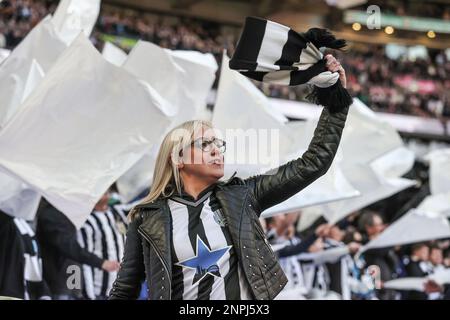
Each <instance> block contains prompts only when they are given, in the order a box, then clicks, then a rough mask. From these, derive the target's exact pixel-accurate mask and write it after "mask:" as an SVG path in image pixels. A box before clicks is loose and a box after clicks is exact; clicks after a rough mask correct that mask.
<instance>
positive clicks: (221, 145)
mask: <svg viewBox="0 0 450 320" xmlns="http://www.w3.org/2000/svg"><path fill="white" fill-rule="evenodd" d="M192 145H193V146H195V147H197V148H199V149H200V150H202V151H203V152H211V150H212V148H213V145H215V146H216V147H217V149H219V152H220V153H225V151H226V149H227V143H226V142H225V141H224V140H222V139H217V138H212V139H210V140H207V139H204V138H198V139H196V140H194V141H193V142H192Z"/></svg>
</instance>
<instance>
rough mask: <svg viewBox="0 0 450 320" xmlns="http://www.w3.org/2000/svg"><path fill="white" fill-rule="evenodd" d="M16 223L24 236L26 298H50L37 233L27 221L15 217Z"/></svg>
mask: <svg viewBox="0 0 450 320" xmlns="http://www.w3.org/2000/svg"><path fill="white" fill-rule="evenodd" d="M14 224H15V225H16V228H17V230H19V233H20V235H21V237H22V248H23V258H24V270H23V272H24V276H23V279H24V289H25V292H24V299H25V300H30V299H31V300H32V299H41V300H49V299H50V296H49V292H48V289H47V286H46V284H45V283H44V280H43V277H42V259H41V256H40V251H39V247H38V242H37V240H36V235H35V233H34V231H33V229H32V228H31V226H30V225H29V224H28V222H27V221H25V220H24V219H21V218H14Z"/></svg>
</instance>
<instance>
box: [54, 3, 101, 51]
mask: <svg viewBox="0 0 450 320" xmlns="http://www.w3.org/2000/svg"><path fill="white" fill-rule="evenodd" d="M99 12H100V0H60V2H59V4H58V7H57V8H56V11H55V13H54V15H53V18H52V22H53V24H54V25H55V28H56V30H57V32H58V35H59V36H60V37H61V39H62V40H63V41H64V42H65V43H66V44H67V45H70V44H71V43H72V41H73V40H75V38H76V37H77V36H78V35H79V34H80V32H81V31H82V32H83V33H84V34H85V35H86V37H89V36H90V35H91V32H92V29H94V26H95V22H96V21H97V18H98V14H99Z"/></svg>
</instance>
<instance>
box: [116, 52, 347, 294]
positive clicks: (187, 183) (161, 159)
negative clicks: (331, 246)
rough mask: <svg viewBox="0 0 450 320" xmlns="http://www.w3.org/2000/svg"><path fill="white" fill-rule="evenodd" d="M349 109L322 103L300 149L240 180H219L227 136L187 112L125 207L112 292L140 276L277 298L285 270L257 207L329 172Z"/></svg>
mask: <svg viewBox="0 0 450 320" xmlns="http://www.w3.org/2000/svg"><path fill="white" fill-rule="evenodd" d="M325 58H326V59H327V67H328V70H330V71H332V72H339V76H340V80H341V83H342V84H343V86H344V87H345V83H346V77H345V72H344V69H343V68H342V67H341V65H340V64H339V62H337V61H336V59H335V58H334V57H332V56H331V55H328V56H326V57H325ZM347 113H348V107H347V108H345V109H344V110H340V111H337V112H335V113H331V112H330V111H329V110H327V109H324V110H323V111H322V114H321V117H320V119H319V123H318V125H317V128H316V130H315V132H314V137H313V139H312V141H311V143H310V145H309V147H308V150H307V151H306V152H305V153H304V154H303V156H302V157H301V158H299V159H297V160H294V161H291V162H289V163H287V164H285V165H283V166H281V167H279V168H278V170H277V171H276V173H274V174H268V175H259V176H254V177H251V178H248V179H245V180H243V179H240V178H237V177H232V178H230V179H229V180H228V181H226V182H223V181H219V179H220V178H222V176H223V173H224V171H223V160H224V157H223V153H224V152H225V142H224V141H222V140H220V139H218V138H217V137H216V135H215V133H214V130H213V128H212V127H211V125H210V124H209V123H208V122H204V121H189V122H186V123H184V124H182V125H180V126H179V127H177V128H176V129H174V130H172V131H171V132H169V133H168V134H167V136H166V137H165V139H164V140H163V142H162V145H161V147H160V150H159V154H158V157H157V160H156V165H155V172H154V178H153V184H152V187H151V190H150V193H149V195H148V196H147V197H146V198H145V199H144V200H143V201H142V203H141V204H139V205H138V206H136V207H135V208H134V210H133V211H132V213H131V219H132V221H131V223H130V226H129V229H128V232H127V241H126V244H125V254H124V258H123V261H122V263H121V268H120V271H119V274H118V276H117V279H116V281H115V283H114V285H113V289H112V290H111V293H110V299H136V298H137V297H138V295H139V289H140V287H141V283H142V281H143V280H144V279H145V280H146V281H147V284H148V294H149V299H161V300H163V299H214V300H216V299H227V300H239V299H273V298H275V296H276V295H277V294H278V293H279V292H280V291H281V290H282V289H283V287H284V286H285V285H286V282H287V278H286V276H285V275H284V273H283V271H282V270H281V268H280V265H279V264H278V261H277V258H276V257H275V255H274V253H273V252H272V250H271V247H270V245H269V244H268V242H267V239H266V237H265V235H264V232H263V230H262V228H261V225H260V222H259V216H260V214H261V212H262V211H264V210H265V209H267V208H269V207H271V206H274V205H276V204H278V203H280V202H282V201H284V200H286V199H288V198H289V197H291V196H293V195H294V194H296V193H297V192H299V191H300V190H302V189H304V188H305V187H306V186H308V185H309V184H311V183H312V182H314V181H315V180H316V179H317V178H319V177H320V176H322V175H323V174H325V173H326V172H327V170H328V168H329V167H330V165H331V163H332V161H333V158H334V156H335V153H336V150H337V148H338V145H339V141H340V138H341V135H342V130H343V128H344V125H345V121H346V117H347ZM192 160H194V161H192Z"/></svg>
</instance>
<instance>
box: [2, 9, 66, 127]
mask: <svg viewBox="0 0 450 320" xmlns="http://www.w3.org/2000/svg"><path fill="white" fill-rule="evenodd" d="M65 49H66V45H65V44H64V43H63V42H62V41H61V40H60V38H59V37H58V35H57V34H56V32H55V30H54V27H53V24H52V22H51V18H50V16H48V17H46V18H45V19H43V20H42V21H41V22H40V23H39V24H38V25H36V27H34V28H33V29H32V30H31V31H30V33H29V34H28V35H27V36H26V37H25V39H23V40H22V42H20V44H19V45H18V46H17V47H16V48H15V49H14V50H13V51H12V52H11V54H10V55H9V57H8V58H7V59H6V60H5V61H4V62H3V63H2V64H1V65H0V96H1V97H2V98H1V100H0V129H1V128H3V127H4V126H5V125H6V124H7V123H8V122H9V121H10V120H11V119H12V118H13V117H14V115H15V114H16V113H17V112H18V111H19V110H20V108H21V103H22V101H23V97H24V95H25V90H26V87H27V81H28V79H29V74H30V72H31V71H32V70H33V68H34V67H35V66H36V64H37V65H39V67H40V68H41V70H42V71H43V72H44V73H45V72H47V71H48V70H49V69H50V67H51V66H52V64H53V63H54V62H55V61H56V59H57V58H58V56H59V55H60V54H61V53H62V52H63V51H64V50H65ZM33 64H35V66H34V67H33Z"/></svg>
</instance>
